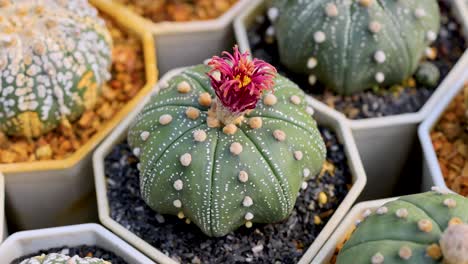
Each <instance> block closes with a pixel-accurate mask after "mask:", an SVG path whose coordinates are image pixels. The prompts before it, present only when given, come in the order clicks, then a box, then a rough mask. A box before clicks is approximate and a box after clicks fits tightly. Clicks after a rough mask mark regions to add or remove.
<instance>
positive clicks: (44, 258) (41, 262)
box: [20, 253, 111, 264]
mask: <svg viewBox="0 0 468 264" xmlns="http://www.w3.org/2000/svg"><path fill="white" fill-rule="evenodd" d="M71 263H74V264H111V263H110V262H108V261H105V260H102V259H98V258H90V257H86V258H80V257H78V256H74V257H69V256H66V255H62V254H57V253H51V254H47V255H45V254H42V255H41V256H36V257H32V258H29V259H25V260H23V261H21V263H20V264H71Z"/></svg>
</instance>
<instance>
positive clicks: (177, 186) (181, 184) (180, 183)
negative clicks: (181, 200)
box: [174, 180, 184, 191]
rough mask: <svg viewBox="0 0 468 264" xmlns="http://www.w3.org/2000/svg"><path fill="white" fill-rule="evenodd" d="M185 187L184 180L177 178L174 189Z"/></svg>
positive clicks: (178, 189)
mask: <svg viewBox="0 0 468 264" xmlns="http://www.w3.org/2000/svg"><path fill="white" fill-rule="evenodd" d="M183 188H184V182H182V180H176V181H175V182H174V189H175V190H176V191H180V190H182V189H183Z"/></svg>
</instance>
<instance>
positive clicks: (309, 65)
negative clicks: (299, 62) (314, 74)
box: [307, 57, 318, 69]
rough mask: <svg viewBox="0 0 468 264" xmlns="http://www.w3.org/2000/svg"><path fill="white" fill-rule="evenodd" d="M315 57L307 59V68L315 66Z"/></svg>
mask: <svg viewBox="0 0 468 264" xmlns="http://www.w3.org/2000/svg"><path fill="white" fill-rule="evenodd" d="M317 63H318V61H317V59H316V58H315V57H310V58H309V59H308V60H307V68H309V69H313V68H315V67H317Z"/></svg>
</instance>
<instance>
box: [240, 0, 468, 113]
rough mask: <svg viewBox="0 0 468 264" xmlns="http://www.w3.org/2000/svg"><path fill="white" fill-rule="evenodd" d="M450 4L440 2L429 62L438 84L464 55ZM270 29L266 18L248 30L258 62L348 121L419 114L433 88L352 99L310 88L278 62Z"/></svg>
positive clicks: (401, 87) (388, 90) (378, 91)
mask: <svg viewBox="0 0 468 264" xmlns="http://www.w3.org/2000/svg"><path fill="white" fill-rule="evenodd" d="M452 1H453V0H439V7H440V11H441V29H440V31H439V36H438V38H437V40H436V41H435V42H434V43H433V44H432V47H434V48H436V50H437V54H438V56H437V58H436V59H435V60H431V61H430V62H432V63H433V64H434V65H435V66H436V67H437V68H438V69H439V71H440V77H441V78H440V80H439V83H440V82H441V81H442V80H443V79H444V78H445V77H446V76H447V74H448V73H449V71H450V70H451V69H452V67H453V66H454V65H455V63H456V62H457V61H458V59H459V58H460V57H461V55H463V52H464V51H465V50H466V48H467V43H466V41H465V39H464V38H463V33H462V31H463V28H462V26H461V25H460V24H459V23H458V22H457V20H456V19H455V18H454V17H453V15H452V14H451V13H450V6H451V2H452ZM270 26H271V23H270V21H269V20H268V18H267V16H266V14H262V15H261V16H259V17H257V19H256V23H255V24H254V26H252V27H251V28H250V29H249V30H248V39H249V42H250V47H251V49H252V55H253V56H254V57H256V58H261V59H263V60H265V61H267V62H269V63H271V64H272V65H274V66H275V67H277V69H278V71H279V72H280V73H281V74H283V75H285V76H287V77H289V78H290V79H291V80H293V81H294V82H296V83H297V84H298V85H299V86H300V87H301V88H302V89H304V90H305V91H306V92H307V93H309V94H310V95H312V96H314V97H315V98H316V99H318V100H320V101H322V102H324V103H326V104H327V105H329V106H331V107H333V108H335V109H336V110H338V111H340V112H342V113H344V114H345V115H346V116H347V117H348V118H351V119H364V118H371V117H380V116H390V115H398V114H403V113H412V112H417V111H419V110H420V109H421V108H422V107H423V105H424V104H425V103H426V101H427V100H428V99H429V97H430V96H431V95H432V93H433V92H434V90H433V88H431V87H425V86H424V85H421V84H419V83H416V85H415V86H414V85H410V84H408V83H402V84H399V85H395V86H393V87H386V88H379V89H369V90H367V91H363V92H359V93H356V94H354V95H351V96H340V95H338V94H336V93H334V92H332V91H331V90H328V89H326V87H324V85H323V84H320V83H317V84H315V85H314V86H311V85H310V84H309V83H308V80H307V78H308V77H307V76H303V75H298V74H294V73H292V72H290V71H289V70H287V69H286V68H285V67H284V66H283V65H282V64H281V62H280V60H279V53H278V49H277V44H276V41H275V38H274V37H271V36H270V37H269V36H267V35H266V31H267V28H268V27H270Z"/></svg>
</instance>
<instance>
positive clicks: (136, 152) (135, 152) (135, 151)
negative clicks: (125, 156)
mask: <svg viewBox="0 0 468 264" xmlns="http://www.w3.org/2000/svg"><path fill="white" fill-rule="evenodd" d="M140 153H141V149H140V148H134V149H133V155H135V156H136V157H139V156H140Z"/></svg>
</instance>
